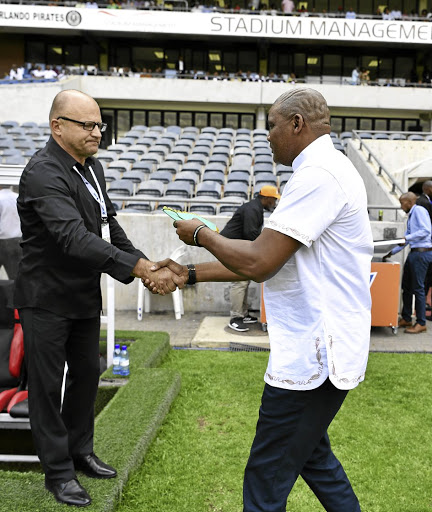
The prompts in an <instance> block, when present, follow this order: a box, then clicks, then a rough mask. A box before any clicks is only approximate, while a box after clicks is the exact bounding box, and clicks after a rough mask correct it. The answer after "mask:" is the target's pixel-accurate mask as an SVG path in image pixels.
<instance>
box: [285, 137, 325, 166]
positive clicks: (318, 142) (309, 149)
mask: <svg viewBox="0 0 432 512" xmlns="http://www.w3.org/2000/svg"><path fill="white" fill-rule="evenodd" d="M328 149H334V146H333V142H332V140H331V137H330V135H327V134H326V135H321V137H318V138H317V139H315V140H314V141H313V142H311V143H310V144H309V145H308V146H306V147H305V148H304V150H303V151H302V152H301V153H300V154H299V155H297V156H296V158H295V159H294V161H293V163H292V168H293V170H294V171H296V170H297V169H298V168H299V167H300V166H301V164H302V163H303V162H304V161H305V160H307V158H309V157H310V156H311V155H316V154H317V153H319V152H320V151H323V150H328Z"/></svg>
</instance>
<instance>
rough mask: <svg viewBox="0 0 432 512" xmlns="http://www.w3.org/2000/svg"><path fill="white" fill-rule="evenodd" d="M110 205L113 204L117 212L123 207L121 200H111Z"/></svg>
mask: <svg viewBox="0 0 432 512" xmlns="http://www.w3.org/2000/svg"><path fill="white" fill-rule="evenodd" d="M111 203H112V205H113V206H114V210H115V211H116V212H118V211H119V210H121V209H122V208H123V202H122V201H111Z"/></svg>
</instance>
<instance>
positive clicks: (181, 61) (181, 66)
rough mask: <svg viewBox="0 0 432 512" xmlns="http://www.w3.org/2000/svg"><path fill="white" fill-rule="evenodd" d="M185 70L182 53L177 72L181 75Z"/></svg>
mask: <svg viewBox="0 0 432 512" xmlns="http://www.w3.org/2000/svg"><path fill="white" fill-rule="evenodd" d="M185 71H186V70H185V64H184V60H183V57H182V56H181V55H180V57H179V60H178V62H177V73H178V74H179V75H184V74H185Z"/></svg>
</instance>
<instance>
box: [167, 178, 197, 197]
mask: <svg viewBox="0 0 432 512" xmlns="http://www.w3.org/2000/svg"><path fill="white" fill-rule="evenodd" d="M192 192H193V186H192V185H191V184H190V183H189V182H188V181H173V182H171V183H169V184H168V186H167V188H166V190H165V195H166V196H177V197H187V198H190V197H192Z"/></svg>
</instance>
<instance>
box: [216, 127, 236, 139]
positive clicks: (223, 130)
mask: <svg viewBox="0 0 432 512" xmlns="http://www.w3.org/2000/svg"><path fill="white" fill-rule="evenodd" d="M222 134H228V135H230V136H231V137H233V136H234V134H235V130H234V129H233V128H221V129H220V130H219V135H222Z"/></svg>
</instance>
